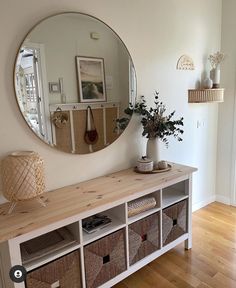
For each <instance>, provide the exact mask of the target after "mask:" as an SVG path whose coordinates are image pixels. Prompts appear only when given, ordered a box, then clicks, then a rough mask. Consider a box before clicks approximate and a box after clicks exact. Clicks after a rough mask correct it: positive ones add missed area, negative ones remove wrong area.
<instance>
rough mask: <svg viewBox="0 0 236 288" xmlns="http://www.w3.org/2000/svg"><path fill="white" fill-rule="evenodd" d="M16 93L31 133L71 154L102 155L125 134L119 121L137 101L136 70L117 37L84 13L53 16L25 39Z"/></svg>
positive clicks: (20, 53)
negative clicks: (130, 105) (99, 152)
mask: <svg viewBox="0 0 236 288" xmlns="http://www.w3.org/2000/svg"><path fill="white" fill-rule="evenodd" d="M15 91H16V97H17V101H18V104H19V108H20V110H21V112H22V114H23V116H24V118H25V120H26V121H27V123H28V125H29V126H30V128H31V129H32V130H33V131H34V133H36V134H37V135H38V136H39V137H40V138H41V139H42V140H43V141H44V142H46V143H47V144H49V145H51V146H53V147H56V148H58V149H60V150H62V151H65V152H69V153H78V154H85V153H91V152H95V151H98V150H100V149H103V148H105V147H106V146H108V145H109V144H111V143H112V142H114V141H115V140H116V139H117V138H118V137H119V136H120V134H121V133H122V132H123V131H121V130H119V128H118V127H117V125H116V119H119V118H121V117H122V116H123V111H124V109H125V108H126V107H127V106H128V104H129V102H132V103H133V101H134V99H135V97H136V78H135V71H134V66H133V63H132V60H131V58H130V55H129V53H128V51H127V48H126V47H125V45H124V43H123V42H122V41H121V39H120V38H119V37H118V36H117V34H116V33H115V32H114V31H113V30H112V29H111V28H109V27H108V26H107V25H105V24H104V23H103V22H101V21H100V20H98V19H96V18H94V17H91V16H88V15H85V14H80V13H63V14H59V15H56V16H52V17H49V18H47V19H45V20H43V21H42V22H40V23H39V24H38V25H37V26H35V27H34V28H33V29H32V30H31V32H30V33H29V34H28V35H27V36H26V38H25V40H24V42H23V43H22V46H21V47H20V50H19V53H18V55H17V59H16V65H15Z"/></svg>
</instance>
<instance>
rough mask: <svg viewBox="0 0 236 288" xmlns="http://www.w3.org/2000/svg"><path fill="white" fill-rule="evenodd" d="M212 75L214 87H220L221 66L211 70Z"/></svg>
mask: <svg viewBox="0 0 236 288" xmlns="http://www.w3.org/2000/svg"><path fill="white" fill-rule="evenodd" d="M210 77H211V80H212V81H213V87H212V88H220V68H219V67H217V68H213V69H211V71H210Z"/></svg>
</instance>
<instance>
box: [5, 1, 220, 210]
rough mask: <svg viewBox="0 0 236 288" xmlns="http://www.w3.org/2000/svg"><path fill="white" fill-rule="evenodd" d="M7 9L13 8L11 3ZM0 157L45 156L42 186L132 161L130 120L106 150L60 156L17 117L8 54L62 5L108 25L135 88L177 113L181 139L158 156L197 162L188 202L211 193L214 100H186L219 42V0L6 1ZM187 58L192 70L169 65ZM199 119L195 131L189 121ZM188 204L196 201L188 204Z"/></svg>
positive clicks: (140, 149) (136, 146) (134, 136)
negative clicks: (127, 57)
mask: <svg viewBox="0 0 236 288" xmlns="http://www.w3.org/2000/svg"><path fill="white" fill-rule="evenodd" d="M12 7H14V9H12ZM0 11H1V12H0V13H1V17H0V35H1V46H0V47H1V48H0V49H1V53H0V67H1V73H0V87H1V90H0V98H1V105H0V119H1V121H0V157H1V158H3V157H4V156H5V155H6V154H7V153H9V152H11V151H14V150H17V149H24V150H29V149H32V150H35V151H38V152H39V153H40V154H41V155H42V157H43V158H44V159H45V166H46V175H47V188H48V190H51V189H53V188H56V187H60V186H65V185H68V184H72V183H76V182H79V181H82V180H84V179H89V178H92V177H96V176H99V175H102V174H104V173H108V172H110V171H115V170H119V169H122V168H126V167H129V166H131V165H134V163H135V160H136V159H137V157H139V156H140V155H142V154H143V153H144V149H145V146H144V143H145V140H144V139H142V140H141V141H140V139H141V136H140V135H141V131H140V129H138V127H139V126H138V124H137V121H132V123H131V124H130V125H129V127H128V129H127V130H126V131H125V133H123V134H122V136H121V137H120V138H119V139H118V140H117V141H116V142H115V143H114V144H112V145H110V146H109V147H108V148H106V149H104V150H102V151H99V152H96V153H95V154H91V155H81V156H80V155H68V154H64V153H62V152H59V151H56V150H53V149H52V148H50V147H48V146H46V145H45V144H44V143H42V142H41V141H40V140H39V139H38V138H37V137H35V136H34V135H33V133H32V132H31V131H30V130H29V129H28V127H27V125H26V124H25V122H24V120H23V119H22V118H21V116H20V112H19V111H18V108H17V105H16V102H15V99H14V89H13V84H12V73H13V65H14V57H15V54H16V52H17V49H18V47H19V45H20V43H21V41H22V40H23V38H24V37H25V34H26V33H27V32H28V30H29V29H30V28H31V26H33V25H34V24H35V23H36V22H37V21H38V20H41V19H42V18H43V17H46V16H48V15H50V14H53V13H56V12H60V11H61V12H62V11H81V12H85V13H89V14H91V15H94V16H96V17H98V18H100V19H101V20H103V21H104V22H106V23H107V24H108V25H110V26H111V27H112V28H113V29H114V30H115V31H116V32H117V33H118V34H119V35H120V37H121V39H123V41H124V42H125V43H126V45H127V47H128V49H129V51H130V53H131V55H132V57H133V60H134V64H135V66H136V71H137V76H138V94H139V95H140V94H144V95H146V97H147V98H148V99H149V102H151V99H152V96H153V91H154V90H155V89H157V90H159V91H160V95H161V97H162V100H163V101H164V102H165V103H166V104H167V107H168V110H169V111H170V110H173V109H175V110H176V111H177V113H176V116H184V118H185V120H184V122H185V128H184V129H185V134H184V142H182V143H177V142H175V141H171V143H170V148H169V149H168V150H167V151H164V154H163V158H166V159H169V160H172V161H176V162H181V163H184V164H189V165H193V166H197V167H198V169H199V171H198V172H197V173H196V174H195V176H194V185H193V188H194V189H193V194H194V195H193V202H194V204H195V205H198V206H200V205H202V204H203V203H205V202H206V201H208V200H211V199H212V197H214V193H215V169H216V148H215V147H216V141H217V110H218V109H217V105H216V104H212V105H208V104H205V105H201V104H200V105H193V104H192V105H189V104H188V103H187V89H188V88H193V87H194V86H195V83H196V81H197V80H199V79H200V77H201V73H202V71H203V69H204V65H205V61H206V57H207V55H208V54H209V53H210V52H212V51H216V50H218V49H219V47H220V27H221V0H198V1H196V0H178V1H176V0H149V1H146V0H129V1H126V0H119V1H118V0H117V1H114V0H113V1H111V0H100V1H92V0H86V1H85V0H61V1H57V0H50V1H47V0H41V1H37V5H36V3H35V1H29V0H22V1H16V0H9V1H7V2H6V1H4V2H1V9H0ZM185 53H187V54H189V55H190V56H192V58H193V59H194V61H195V65H196V70H195V71H177V70H176V62H177V60H178V58H179V57H180V56H181V55H182V54H185ZM197 120H200V121H202V122H204V123H205V124H204V127H202V128H199V129H197V128H196V122H197ZM195 207H196V206H195Z"/></svg>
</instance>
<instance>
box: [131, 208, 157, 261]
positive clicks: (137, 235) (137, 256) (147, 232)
mask: <svg viewBox="0 0 236 288" xmlns="http://www.w3.org/2000/svg"><path fill="white" fill-rule="evenodd" d="M159 219H160V216H159V213H155V214H153V215H151V216H148V217H146V218H144V219H142V220H139V221H137V222H134V223H132V224H130V225H129V261H130V264H131V265H132V264H134V263H136V262H137V261H139V260H141V259H142V258H144V257H146V256H148V255H150V254H151V253H153V252H155V251H156V250H158V249H159V248H160V229H159V226H160V225H159V223H160V220H159Z"/></svg>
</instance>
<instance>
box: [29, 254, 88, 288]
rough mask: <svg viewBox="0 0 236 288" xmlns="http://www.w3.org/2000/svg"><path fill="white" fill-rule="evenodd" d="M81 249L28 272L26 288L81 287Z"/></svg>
mask: <svg viewBox="0 0 236 288" xmlns="http://www.w3.org/2000/svg"><path fill="white" fill-rule="evenodd" d="M79 255H80V254H79V251H76V252H72V253H70V254H68V255H66V256H63V257H62V258H60V259H58V260H56V261H53V262H51V263H49V264H46V265H45V266H43V267H41V268H38V269H36V270H34V271H33V272H30V273H28V274H27V278H26V288H51V287H60V288H81V287H82V285H81V276H80V256H79Z"/></svg>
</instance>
